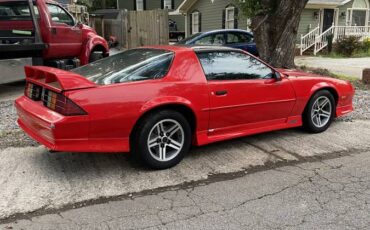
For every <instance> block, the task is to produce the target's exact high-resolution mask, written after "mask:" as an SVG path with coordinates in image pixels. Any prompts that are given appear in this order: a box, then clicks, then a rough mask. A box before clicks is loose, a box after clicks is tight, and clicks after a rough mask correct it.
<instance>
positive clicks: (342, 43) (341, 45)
mask: <svg viewBox="0 0 370 230" xmlns="http://www.w3.org/2000/svg"><path fill="white" fill-rule="evenodd" d="M362 47H363V45H362V43H361V42H360V38H359V37H356V36H348V37H343V38H341V39H338V41H337V44H336V52H337V53H339V54H342V55H344V56H347V57H350V56H352V55H353V53H354V52H355V51H358V50H360V49H361V48H362Z"/></svg>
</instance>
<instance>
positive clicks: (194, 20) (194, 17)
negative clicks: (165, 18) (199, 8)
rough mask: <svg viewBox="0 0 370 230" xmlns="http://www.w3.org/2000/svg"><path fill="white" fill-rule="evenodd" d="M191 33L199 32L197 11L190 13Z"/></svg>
mask: <svg viewBox="0 0 370 230" xmlns="http://www.w3.org/2000/svg"><path fill="white" fill-rule="evenodd" d="M191 19H192V20H191V21H192V22H191V28H192V30H191V33H192V34H195V33H199V32H200V31H199V12H194V13H192V14H191Z"/></svg>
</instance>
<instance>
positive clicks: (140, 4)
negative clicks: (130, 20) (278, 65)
mask: <svg viewBox="0 0 370 230" xmlns="http://www.w3.org/2000/svg"><path fill="white" fill-rule="evenodd" d="M136 10H137V11H142V10H144V0H136Z"/></svg>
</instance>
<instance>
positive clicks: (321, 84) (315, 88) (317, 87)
mask: <svg viewBox="0 0 370 230" xmlns="http://www.w3.org/2000/svg"><path fill="white" fill-rule="evenodd" d="M324 88H331V89H333V90H335V92H337V94H338V95H339V92H338V89H337V87H336V86H335V85H334V84H332V83H331V82H319V83H316V84H315V85H313V86H312V88H311V90H310V95H309V97H308V98H311V97H312V96H313V95H314V94H315V93H316V92H317V91H319V90H321V89H324Z"/></svg>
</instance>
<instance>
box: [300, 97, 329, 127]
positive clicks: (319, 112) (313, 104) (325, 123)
mask: <svg viewBox="0 0 370 230" xmlns="http://www.w3.org/2000/svg"><path fill="white" fill-rule="evenodd" d="M334 111H335V99H334V97H333V95H332V94H331V93H330V92H329V91H327V90H321V91H318V92H317V93H315V94H314V95H313V96H312V98H311V99H310V101H309V102H308V104H307V107H306V109H305V112H304V114H303V117H302V118H303V126H304V128H306V130H308V131H310V132H313V133H319V132H323V131H325V130H326V129H327V128H328V127H329V126H330V124H331V122H332V120H333V118H334Z"/></svg>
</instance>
